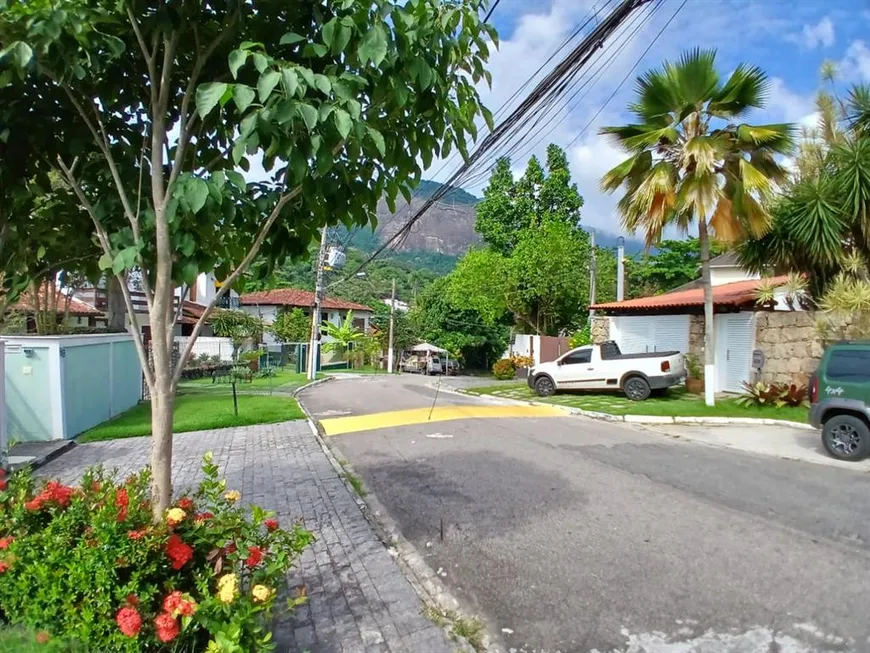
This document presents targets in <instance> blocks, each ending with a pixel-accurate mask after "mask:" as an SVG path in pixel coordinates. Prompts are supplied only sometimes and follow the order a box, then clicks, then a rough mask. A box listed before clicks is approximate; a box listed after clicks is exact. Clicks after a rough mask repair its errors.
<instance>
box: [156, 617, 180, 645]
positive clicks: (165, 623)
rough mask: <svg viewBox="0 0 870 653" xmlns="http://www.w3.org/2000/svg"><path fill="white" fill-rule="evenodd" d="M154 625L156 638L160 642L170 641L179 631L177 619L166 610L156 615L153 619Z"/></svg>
mask: <svg viewBox="0 0 870 653" xmlns="http://www.w3.org/2000/svg"><path fill="white" fill-rule="evenodd" d="M154 626H155V627H156V628H157V639H159V640H160V641H161V642H171V641H172V640H173V639H175V638H176V637H178V633H179V631H180V629H179V628H178V621H176V620H175V618H174V617H173V616H172V615H171V614H167V613H166V612H164V613H163V614H161V615H158V616H157V618H156V619H155V620H154Z"/></svg>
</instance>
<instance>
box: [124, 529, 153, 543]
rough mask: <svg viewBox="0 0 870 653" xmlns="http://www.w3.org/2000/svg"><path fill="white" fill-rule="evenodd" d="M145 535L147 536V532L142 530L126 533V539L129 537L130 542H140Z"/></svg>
mask: <svg viewBox="0 0 870 653" xmlns="http://www.w3.org/2000/svg"><path fill="white" fill-rule="evenodd" d="M146 535H148V531H146V530H145V529H144V528H143V529H142V530H138V531H130V532H129V533H127V537H129V538H130V539H131V540H141V539H142V538H143V537H145V536H146Z"/></svg>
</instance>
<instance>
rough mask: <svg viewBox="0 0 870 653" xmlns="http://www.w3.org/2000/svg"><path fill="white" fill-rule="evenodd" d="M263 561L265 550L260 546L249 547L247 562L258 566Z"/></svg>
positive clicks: (252, 565) (250, 565)
mask: <svg viewBox="0 0 870 653" xmlns="http://www.w3.org/2000/svg"><path fill="white" fill-rule="evenodd" d="M262 561H263V550H262V549H261V548H260V547H258V546H251V547H248V559H247V560H245V564H246V565H248V566H249V567H256V566H257V565H258V564H260V563H261V562H262Z"/></svg>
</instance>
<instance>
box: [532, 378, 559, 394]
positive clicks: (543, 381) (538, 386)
mask: <svg viewBox="0 0 870 653" xmlns="http://www.w3.org/2000/svg"><path fill="white" fill-rule="evenodd" d="M535 392H536V393H537V395H538V396H539V397H550V396H552V395H554V394H556V386H555V385H554V384H553V380H552V379H551V378H550V377H549V376H539V377H538V378H537V379H535Z"/></svg>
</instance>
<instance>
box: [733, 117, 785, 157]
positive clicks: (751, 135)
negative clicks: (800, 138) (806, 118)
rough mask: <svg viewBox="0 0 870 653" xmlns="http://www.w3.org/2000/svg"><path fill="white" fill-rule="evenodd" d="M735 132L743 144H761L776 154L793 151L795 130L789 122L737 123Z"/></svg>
mask: <svg viewBox="0 0 870 653" xmlns="http://www.w3.org/2000/svg"><path fill="white" fill-rule="evenodd" d="M736 134H737V139H738V141H739V142H740V144H741V145H743V146H746V145H749V146H756V147H757V146H763V147H764V148H766V149H768V150H770V151H772V152H776V153H777V154H791V153H792V152H793V151H794V146H795V135H796V130H795V128H794V125H791V124H786V123H780V124H771V125H745V124H744V125H738V127H737V129H736Z"/></svg>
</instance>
